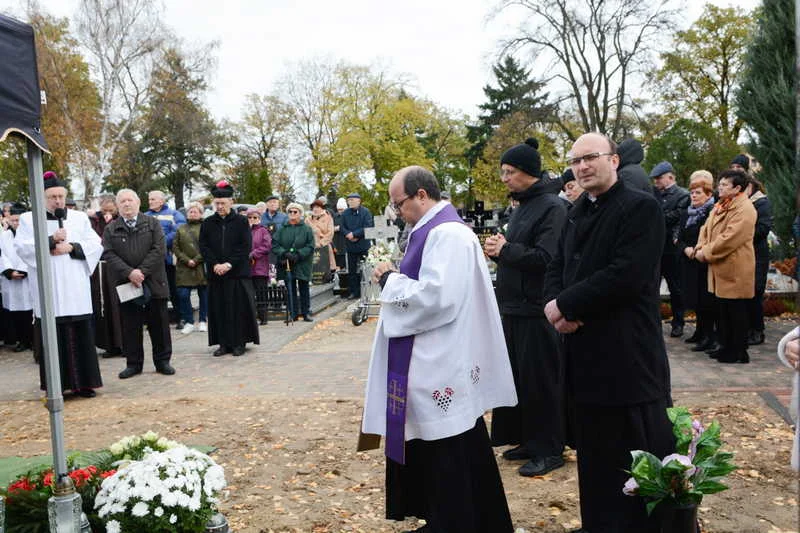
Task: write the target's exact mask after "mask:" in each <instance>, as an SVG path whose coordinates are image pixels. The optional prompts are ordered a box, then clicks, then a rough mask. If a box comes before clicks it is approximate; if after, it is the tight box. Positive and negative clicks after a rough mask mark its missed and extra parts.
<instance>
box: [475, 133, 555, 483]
mask: <svg viewBox="0 0 800 533" xmlns="http://www.w3.org/2000/svg"><path fill="white" fill-rule="evenodd" d="M538 147H539V143H538V142H537V141H536V140H535V139H528V140H527V141H525V143H524V144H518V145H516V146H514V147H512V148H510V149H509V150H507V151H506V152H505V153H504V154H503V157H502V158H501V159H500V163H501V164H500V169H501V176H502V180H503V183H504V184H505V185H506V187H508V189H509V191H510V193H511V194H510V195H511V198H512V199H513V200H516V201H518V202H519V207H517V208H515V209H514V212H513V214H512V215H511V220H510V221H509V223H508V230H507V232H506V235H502V234H497V235H492V236H491V237H489V238H488V239H486V244H485V246H484V251H485V252H486V255H488V256H489V257H490V258H492V259H493V260H494V261H495V262H497V284H496V287H497V291H496V293H497V300H498V303H499V305H500V314H501V318H502V322H503V332H504V334H505V340H506V346H507V347H508V354H509V357H510V359H511V370H512V372H513V374H514V385H515V387H516V390H517V398H518V399H519V403H518V404H517V405H516V406H514V407H499V408H496V409H494V411H493V413H492V444H493V445H494V446H501V445H504V444H515V445H517V446H516V447H515V448H512V449H509V450H506V451H505V452H503V457H504V458H506V459H508V460H527V462H526V463H525V464H524V465H522V466H521V467H520V469H519V473H520V475H523V476H542V475H544V474H546V473H547V472H550V471H551V470H554V469H556V468H559V467H561V466H563V465H564V459H563V458H562V457H561V452H562V451H563V450H564V433H565V425H566V423H565V410H564V399H565V398H564V376H563V365H562V361H561V356H560V353H559V344H560V343H559V338H558V334H557V333H556V331H555V329H553V327H552V326H551V325H550V324H549V323H548V322H547V319H546V318H545V316H544V299H543V295H542V292H543V284H544V273H545V270H546V269H547V265H548V263H550V260H551V259H552V258H553V255H554V254H555V251H556V247H557V245H558V237H559V236H560V235H561V228H562V226H563V225H564V219H565V217H566V212H567V210H566V207H565V206H564V204H563V202H562V201H561V199H560V198H559V197H558V195H557V194H558V191H559V188H560V185H561V180H560V179H550V178H549V177H547V176H546V175H545V176H543V175H542V169H541V166H542V163H541V157H540V155H539V152H538V151H537V148H538Z"/></svg>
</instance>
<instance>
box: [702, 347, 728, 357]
mask: <svg viewBox="0 0 800 533" xmlns="http://www.w3.org/2000/svg"><path fill="white" fill-rule="evenodd" d="M706 353H707V354H708V356H709V357H710V358H711V359H719V358H720V357H725V349H724V348H718V349H716V350H711V351H706Z"/></svg>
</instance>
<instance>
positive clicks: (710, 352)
mask: <svg viewBox="0 0 800 533" xmlns="http://www.w3.org/2000/svg"><path fill="white" fill-rule="evenodd" d="M721 351H722V345H721V344H715V345H714V346H712V347H710V348H709V349H708V350H706V353H707V354H708V355H718V354H719V352H721Z"/></svg>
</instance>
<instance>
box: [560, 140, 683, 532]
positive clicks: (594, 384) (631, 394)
mask: <svg viewBox="0 0 800 533" xmlns="http://www.w3.org/2000/svg"><path fill="white" fill-rule="evenodd" d="M568 163H569V165H570V167H571V168H572V171H573V173H574V174H575V179H576V180H577V181H578V184H579V185H580V186H581V187H583V188H584V190H585V191H586V194H584V195H583V196H582V197H581V198H579V199H578V201H576V202H575V206H574V207H573V208H572V209H571V210H570V211H569V213H568V214H567V221H566V223H565V224H564V230H563V231H562V233H561V238H560V240H559V243H558V249H557V250H556V253H555V256H554V257H553V260H552V261H551V262H550V264H549V265H548V268H547V274H546V276H545V299H544V301H546V302H547V304H546V305H545V309H544V311H545V315H546V316H547V319H548V320H549V321H550V323H551V324H553V325H554V326H555V328H556V330H557V331H558V332H560V333H561V334H562V335H563V341H564V351H565V354H564V356H565V364H566V367H567V372H566V373H567V379H566V383H567V395H568V397H570V399H571V403H572V404H573V406H574V418H575V423H574V428H575V442H576V445H577V449H578V482H579V489H580V505H581V519H582V522H583V528H584V529H582V530H578V531H590V532H595V531H614V532H620V533H623V532H630V533H634V532H643V531H654V530H658V528H657V527H655V528H654V524H653V523H651V521H650V519H648V517H647V514H646V512H645V501H644V500H643V499H642V498H640V497H638V496H637V497H631V496H625V495H624V494H623V493H622V486H623V485H624V483H625V480H626V478H627V474H626V473H625V471H624V470H625V469H627V468H630V465H631V455H630V451H631V450H646V451H649V452H651V453H653V454H654V455H656V456H658V457H663V456H665V455H667V454H669V453H671V451H672V450H673V449H674V438H673V436H672V425H671V423H670V421H669V419H668V418H667V413H666V408H667V407H668V406H670V405H671V400H670V383H669V363H668V361H667V355H666V351H665V349H664V339H663V337H662V334H661V322H660V320H659V318H660V315H659V304H660V300H659V290H658V289H659V285H660V277H659V276H660V273H659V262H660V259H661V248H662V247H663V246H664V220H663V215H662V214H661V210H660V209H658V207H657V201H656V199H655V198H654V197H653V196H652V195H650V194H647V193H644V192H641V191H637V190H633V189H630V188H628V187H627V186H625V184H624V183H623V182H621V181H619V180H618V178H617V166H618V165H619V156H618V155H617V153H616V146H615V144H614V142H613V141H611V140H610V139H608V138H607V137H605V136H604V135H601V134H598V133H587V134H585V135H582V136H581V137H579V138H578V140H577V141H575V144H574V145H573V147H572V150H571V151H570V153H569V158H568Z"/></svg>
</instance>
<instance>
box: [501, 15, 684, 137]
mask: <svg viewBox="0 0 800 533" xmlns="http://www.w3.org/2000/svg"><path fill="white" fill-rule="evenodd" d="M670 4H671V0H657V1H656V2H651V1H649V0H501V1H500V3H499V4H498V9H497V10H498V12H499V13H506V12H509V11H516V13H519V14H520V15H521V16H522V18H523V22H522V23H521V25H520V27H519V29H518V30H517V35H515V36H512V37H511V38H509V39H507V40H506V41H505V42H504V51H505V52H509V51H510V52H514V51H522V50H527V51H529V52H530V53H531V55H532V56H533V57H534V58H536V62H537V64H541V65H545V64H548V63H549V64H548V66H547V67H544V68H542V71H543V72H546V73H547V74H548V76H550V78H548V79H549V81H550V83H552V84H553V86H554V87H561V86H563V88H564V89H563V90H560V91H559V93H558V94H557V95H556V96H557V98H556V100H555V103H556V104H557V105H558V112H557V114H556V123H557V124H558V125H559V126H560V127H561V129H562V130H563V131H564V133H565V134H566V135H567V136H568V137H569V138H570V139H572V140H574V139H576V138H577V137H578V135H580V134H581V133H583V132H586V131H601V132H604V133H607V134H609V135H611V136H612V137H613V138H617V137H618V136H619V134H620V132H621V129H622V124H623V121H624V117H625V113H626V108H627V107H629V106H630V105H631V103H632V102H631V96H630V91H631V89H632V88H633V87H634V84H635V83H637V78H636V75H637V74H639V73H641V70H642V68H643V65H644V64H646V62H647V61H648V59H649V58H650V56H651V55H652V53H653V47H654V46H655V44H656V43H658V42H659V40H660V38H661V36H662V35H664V34H665V33H669V32H670V31H671V29H672V28H673V27H674V20H675V19H676V17H677V15H678V13H677V11H676V10H675V9H673V8H671V7H670ZM548 86H550V85H548ZM572 117H575V121H576V122H577V124H578V125H579V126H580V127H579V128H577V129H576V128H575V127H574V126H573V125H572Z"/></svg>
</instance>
